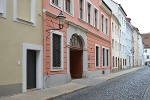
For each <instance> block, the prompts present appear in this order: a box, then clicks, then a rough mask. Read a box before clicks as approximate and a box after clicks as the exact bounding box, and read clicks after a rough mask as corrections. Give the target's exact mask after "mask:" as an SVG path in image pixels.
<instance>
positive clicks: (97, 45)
mask: <svg viewBox="0 0 150 100" xmlns="http://www.w3.org/2000/svg"><path fill="white" fill-rule="evenodd" d="M96 47H98V49H99V51H98V56H99V57H98V60H99V61H98V66H96ZM95 68H100V45H99V44H95Z"/></svg>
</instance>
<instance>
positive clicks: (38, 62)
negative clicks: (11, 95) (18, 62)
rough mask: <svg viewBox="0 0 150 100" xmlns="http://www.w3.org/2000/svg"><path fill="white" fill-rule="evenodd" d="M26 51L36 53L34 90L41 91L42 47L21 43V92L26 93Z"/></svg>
mask: <svg viewBox="0 0 150 100" xmlns="http://www.w3.org/2000/svg"><path fill="white" fill-rule="evenodd" d="M27 50H35V51H36V88H40V89H43V46H40V45H34V44H28V43H23V51H22V53H23V56H22V84H23V85H22V92H27Z"/></svg>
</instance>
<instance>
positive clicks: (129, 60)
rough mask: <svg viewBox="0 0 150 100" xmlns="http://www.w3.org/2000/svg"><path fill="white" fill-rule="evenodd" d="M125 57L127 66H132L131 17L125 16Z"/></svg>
mask: <svg viewBox="0 0 150 100" xmlns="http://www.w3.org/2000/svg"><path fill="white" fill-rule="evenodd" d="M126 44H128V45H127V46H126V59H127V62H126V63H127V67H128V68H131V67H133V26H132V24H131V19H130V18H126Z"/></svg>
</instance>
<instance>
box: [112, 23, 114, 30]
mask: <svg viewBox="0 0 150 100" xmlns="http://www.w3.org/2000/svg"><path fill="white" fill-rule="evenodd" d="M112 31H114V23H113V22H112Z"/></svg>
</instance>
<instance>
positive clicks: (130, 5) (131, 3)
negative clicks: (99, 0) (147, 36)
mask: <svg viewBox="0 0 150 100" xmlns="http://www.w3.org/2000/svg"><path fill="white" fill-rule="evenodd" d="M114 1H116V2H117V3H119V4H121V5H122V7H123V9H124V10H125V12H126V13H127V17H129V18H131V23H132V25H134V26H135V27H137V28H138V29H139V31H140V32H141V33H148V32H150V0H114Z"/></svg>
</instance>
